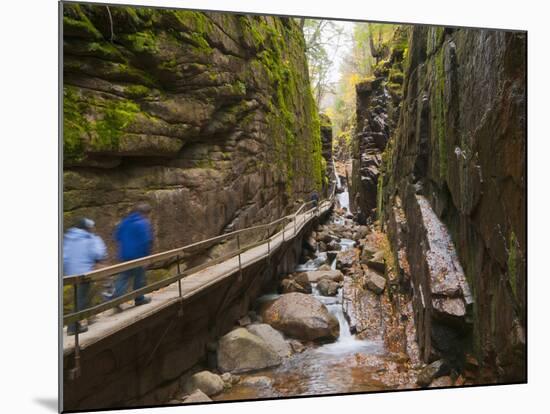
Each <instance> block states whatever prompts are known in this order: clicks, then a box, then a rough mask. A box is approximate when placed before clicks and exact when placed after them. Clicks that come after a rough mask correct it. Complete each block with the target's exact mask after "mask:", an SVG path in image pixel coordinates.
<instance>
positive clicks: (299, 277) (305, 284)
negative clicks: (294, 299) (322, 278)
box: [292, 272, 311, 293]
mask: <svg viewBox="0 0 550 414" xmlns="http://www.w3.org/2000/svg"><path fill="white" fill-rule="evenodd" d="M292 280H293V281H294V282H296V283H297V284H298V285H300V286H301V287H302V289H303V291H304V292H303V293H311V282H310V281H309V278H308V277H307V275H306V274H305V273H304V272H298V273H294V274H293V275H292Z"/></svg>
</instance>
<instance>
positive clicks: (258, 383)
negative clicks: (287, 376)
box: [241, 376, 273, 387]
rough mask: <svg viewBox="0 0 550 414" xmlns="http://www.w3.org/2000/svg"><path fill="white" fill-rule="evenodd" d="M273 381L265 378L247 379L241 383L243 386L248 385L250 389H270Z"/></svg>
mask: <svg viewBox="0 0 550 414" xmlns="http://www.w3.org/2000/svg"><path fill="white" fill-rule="evenodd" d="M272 383H273V381H272V380H271V379H270V378H268V377H265V376H258V377H247V378H245V379H243V380H242V381H241V384H242V385H248V386H249V387H269V386H270V385H271V384H272Z"/></svg>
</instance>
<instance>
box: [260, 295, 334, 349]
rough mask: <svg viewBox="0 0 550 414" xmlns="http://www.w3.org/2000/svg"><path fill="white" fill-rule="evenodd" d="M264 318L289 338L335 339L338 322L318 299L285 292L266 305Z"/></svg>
mask: <svg viewBox="0 0 550 414" xmlns="http://www.w3.org/2000/svg"><path fill="white" fill-rule="evenodd" d="M262 316H263V318H264V321H265V322H266V323H268V324H270V325H271V326H272V327H274V328H275V329H277V330H279V331H281V332H283V333H284V334H285V335H288V336H290V337H292V338H297V339H303V340H310V341H313V340H320V339H336V338H338V335H339V330H340V328H339V323H338V320H337V319H336V317H334V316H333V315H332V314H331V313H330V312H329V311H328V310H327V308H326V306H325V305H323V304H322V303H321V302H320V301H319V300H317V299H315V298H314V297H312V296H310V295H304V294H302V293H287V294H285V295H282V296H281V297H280V298H278V299H277V300H275V301H274V302H273V303H272V304H271V305H269V306H268V307H267V308H266V309H265V310H264V312H263V314H262Z"/></svg>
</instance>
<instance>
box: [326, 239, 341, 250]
mask: <svg viewBox="0 0 550 414" xmlns="http://www.w3.org/2000/svg"><path fill="white" fill-rule="evenodd" d="M327 249H330V250H342V246H340V243H339V242H337V241H336V240H333V241H331V242H330V243H328V244H327Z"/></svg>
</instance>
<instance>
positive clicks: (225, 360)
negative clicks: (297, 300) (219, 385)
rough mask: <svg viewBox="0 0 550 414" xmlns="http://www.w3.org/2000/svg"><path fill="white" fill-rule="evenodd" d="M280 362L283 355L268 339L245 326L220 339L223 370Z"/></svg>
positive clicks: (219, 362)
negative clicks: (276, 350)
mask: <svg viewBox="0 0 550 414" xmlns="http://www.w3.org/2000/svg"><path fill="white" fill-rule="evenodd" d="M298 294H299V293H289V295H298ZM285 296H286V295H285ZM280 363H281V357H280V356H279V355H278V354H277V352H275V350H274V349H273V348H272V347H271V346H270V345H269V344H268V343H267V342H266V341H264V340H263V339H262V338H260V337H259V336H257V335H254V334H252V333H251V332H249V331H248V330H246V329H245V328H237V329H235V330H233V331H231V332H229V333H228V334H226V335H225V336H223V337H222V338H221V339H220V342H219V345H218V368H219V369H220V371H222V372H231V373H240V372H246V371H253V370H257V369H262V368H268V367H273V366H277V365H279V364H280Z"/></svg>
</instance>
